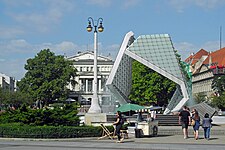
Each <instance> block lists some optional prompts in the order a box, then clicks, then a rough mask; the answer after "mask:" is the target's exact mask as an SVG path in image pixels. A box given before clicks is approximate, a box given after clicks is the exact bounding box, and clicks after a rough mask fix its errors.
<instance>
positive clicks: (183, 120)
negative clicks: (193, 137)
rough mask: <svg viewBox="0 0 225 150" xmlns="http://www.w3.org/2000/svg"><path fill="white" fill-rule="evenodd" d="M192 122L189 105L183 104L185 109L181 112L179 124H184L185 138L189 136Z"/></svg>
mask: <svg viewBox="0 0 225 150" xmlns="http://www.w3.org/2000/svg"><path fill="white" fill-rule="evenodd" d="M190 123H191V115H190V112H189V111H188V109H187V106H183V110H182V111H181V112H180V113H179V124H181V126H182V130H183V134H184V139H187V138H188V125H189V124H190Z"/></svg>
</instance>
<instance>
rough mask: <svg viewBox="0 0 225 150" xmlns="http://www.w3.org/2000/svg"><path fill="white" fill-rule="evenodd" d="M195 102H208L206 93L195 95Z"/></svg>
mask: <svg viewBox="0 0 225 150" xmlns="http://www.w3.org/2000/svg"><path fill="white" fill-rule="evenodd" d="M194 98H195V102H196V103H201V102H205V101H206V95H205V94H204V93H197V94H195V95H194Z"/></svg>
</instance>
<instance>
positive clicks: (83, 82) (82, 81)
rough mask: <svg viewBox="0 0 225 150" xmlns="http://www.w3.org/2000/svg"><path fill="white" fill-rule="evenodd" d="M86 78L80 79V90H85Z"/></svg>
mask: <svg viewBox="0 0 225 150" xmlns="http://www.w3.org/2000/svg"><path fill="white" fill-rule="evenodd" d="M85 81H86V80H85V79H81V82H80V83H81V89H80V90H81V91H86V82H85Z"/></svg>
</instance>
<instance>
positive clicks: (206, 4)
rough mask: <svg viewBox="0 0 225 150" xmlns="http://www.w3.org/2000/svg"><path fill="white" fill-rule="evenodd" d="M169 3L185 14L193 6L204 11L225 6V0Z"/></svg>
mask: <svg viewBox="0 0 225 150" xmlns="http://www.w3.org/2000/svg"><path fill="white" fill-rule="evenodd" d="M168 3H169V5H171V6H172V7H174V8H175V9H176V10H177V11H178V12H183V11H184V10H185V9H186V8H188V7H191V6H197V7H200V8H201V9H204V10H208V9H215V8H218V7H221V6H222V5H225V0H169V1H168Z"/></svg>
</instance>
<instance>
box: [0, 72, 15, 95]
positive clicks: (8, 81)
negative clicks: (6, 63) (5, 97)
mask: <svg viewBox="0 0 225 150" xmlns="http://www.w3.org/2000/svg"><path fill="white" fill-rule="evenodd" d="M0 87H1V88H3V89H4V90H8V91H15V90H16V80H15V78H13V77H9V76H7V75H5V74H3V73H0Z"/></svg>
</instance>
